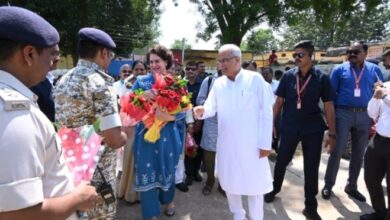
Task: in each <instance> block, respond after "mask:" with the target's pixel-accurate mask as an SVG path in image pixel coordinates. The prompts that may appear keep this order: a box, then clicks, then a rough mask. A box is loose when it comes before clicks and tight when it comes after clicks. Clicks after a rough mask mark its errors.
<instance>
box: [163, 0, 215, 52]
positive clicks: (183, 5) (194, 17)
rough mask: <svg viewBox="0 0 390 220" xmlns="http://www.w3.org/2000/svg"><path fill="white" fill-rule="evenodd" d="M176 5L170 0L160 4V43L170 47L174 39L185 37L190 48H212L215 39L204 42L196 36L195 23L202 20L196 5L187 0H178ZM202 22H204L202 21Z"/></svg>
mask: <svg viewBox="0 0 390 220" xmlns="http://www.w3.org/2000/svg"><path fill="white" fill-rule="evenodd" d="M178 2H179V4H178V6H174V4H173V1H172V0H164V1H163V2H162V4H161V7H162V14H161V17H160V27H159V28H160V31H161V36H160V38H159V42H160V44H162V45H164V46H166V47H168V48H169V47H170V46H171V45H172V44H173V42H174V41H175V39H183V38H185V39H186V41H187V43H188V44H190V45H191V46H192V49H199V50H201V49H204V50H213V49H214V47H215V42H216V39H211V40H210V41H208V42H205V41H203V40H201V39H198V40H197V38H196V33H197V32H198V31H197V30H196V24H197V23H198V22H201V23H202V22H203V18H202V15H201V14H200V12H198V10H197V6H196V5H195V4H193V3H190V2H189V1H188V0H178ZM203 23H204V22H203Z"/></svg>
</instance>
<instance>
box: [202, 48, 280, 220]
mask: <svg viewBox="0 0 390 220" xmlns="http://www.w3.org/2000/svg"><path fill="white" fill-rule="evenodd" d="M217 62H218V68H219V69H220V70H221V71H222V73H223V74H224V76H222V77H220V78H218V79H217V80H216V81H215V83H214V85H213V87H212V89H211V91H210V94H209V96H208V98H207V100H206V102H205V104H204V106H199V107H196V108H195V109H194V113H195V116H196V117H198V118H201V119H205V118H209V117H212V116H214V115H215V114H216V113H218V114H217V117H218V139H217V161H218V164H217V172H218V174H219V180H220V183H221V186H222V188H223V189H224V190H225V191H226V193H227V198H228V202H229V208H230V211H231V212H232V213H233V214H234V220H243V219H244V218H245V210H244V209H243V208H242V201H241V195H247V196H248V201H249V204H248V205H249V218H250V219H251V220H261V219H263V194H265V193H268V192H270V191H272V176H271V171H270V167H269V162H268V159H267V156H268V155H269V153H270V150H271V140H272V103H273V93H272V89H271V86H270V85H269V84H268V83H267V82H266V81H265V80H264V79H263V77H262V76H261V75H260V74H258V73H256V72H252V71H248V70H244V69H241V65H240V64H241V51H240V49H239V48H238V47H237V46H235V45H231V44H228V45H224V46H222V47H221V49H220V50H219V54H218V60H217Z"/></svg>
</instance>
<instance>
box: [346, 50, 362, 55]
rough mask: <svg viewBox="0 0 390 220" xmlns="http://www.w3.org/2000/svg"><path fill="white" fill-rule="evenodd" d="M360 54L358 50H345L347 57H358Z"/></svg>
mask: <svg viewBox="0 0 390 220" xmlns="http://www.w3.org/2000/svg"><path fill="white" fill-rule="evenodd" d="M361 52H362V51H360V50H347V55H358V54H359V53H361Z"/></svg>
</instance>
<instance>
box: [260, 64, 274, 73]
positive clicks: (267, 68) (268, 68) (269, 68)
mask: <svg viewBox="0 0 390 220" xmlns="http://www.w3.org/2000/svg"><path fill="white" fill-rule="evenodd" d="M264 70H269V72H270V73H272V74H273V73H274V70H273V69H272V68H271V67H269V66H267V67H264V68H263V71H264Z"/></svg>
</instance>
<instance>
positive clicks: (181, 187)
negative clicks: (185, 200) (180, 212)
mask: <svg viewBox="0 0 390 220" xmlns="http://www.w3.org/2000/svg"><path fill="white" fill-rule="evenodd" d="M176 188H178V189H179V190H180V191H182V192H188V186H187V185H186V184H184V183H178V184H176Z"/></svg>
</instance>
